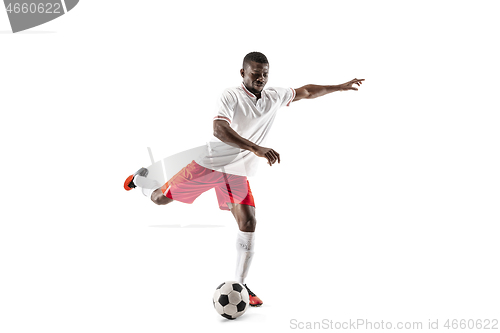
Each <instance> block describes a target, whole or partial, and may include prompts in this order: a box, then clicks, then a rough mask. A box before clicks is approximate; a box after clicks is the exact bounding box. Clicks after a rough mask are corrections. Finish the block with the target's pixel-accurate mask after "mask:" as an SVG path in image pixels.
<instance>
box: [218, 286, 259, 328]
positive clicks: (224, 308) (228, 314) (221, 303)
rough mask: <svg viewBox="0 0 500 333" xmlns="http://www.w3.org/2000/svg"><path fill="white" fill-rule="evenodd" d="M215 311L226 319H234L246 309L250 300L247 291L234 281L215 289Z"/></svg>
mask: <svg viewBox="0 0 500 333" xmlns="http://www.w3.org/2000/svg"><path fill="white" fill-rule="evenodd" d="M213 303H214V308H215V311H217V313H218V314H220V315H221V316H222V317H224V318H227V319H236V318H238V317H239V316H241V315H242V314H244V313H245V311H246V310H247V308H248V304H249V303H250V299H249V296H248V291H247V289H246V288H245V287H244V286H243V285H242V284H240V283H238V282H236V281H226V282H224V283H222V284H221V285H220V286H218V287H217V289H215V293H214V297H213Z"/></svg>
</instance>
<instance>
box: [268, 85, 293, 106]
mask: <svg viewBox="0 0 500 333" xmlns="http://www.w3.org/2000/svg"><path fill="white" fill-rule="evenodd" d="M273 89H274V90H275V91H276V92H277V93H278V96H279V99H280V101H281V106H282V107H283V106H290V103H292V101H293V99H294V98H295V94H296V93H295V89H292V88H273Z"/></svg>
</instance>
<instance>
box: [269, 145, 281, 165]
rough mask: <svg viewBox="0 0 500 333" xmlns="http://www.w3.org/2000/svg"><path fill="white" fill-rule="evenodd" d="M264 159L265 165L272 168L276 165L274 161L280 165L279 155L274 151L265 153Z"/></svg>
mask: <svg viewBox="0 0 500 333" xmlns="http://www.w3.org/2000/svg"><path fill="white" fill-rule="evenodd" d="M265 156H266V159H267V164H269V165H270V166H273V164H274V163H276V161H278V163H280V161H281V160H280V154H278V152H276V151H274V150H272V149H271V150H269V151H268V152H267V153H266V155H265Z"/></svg>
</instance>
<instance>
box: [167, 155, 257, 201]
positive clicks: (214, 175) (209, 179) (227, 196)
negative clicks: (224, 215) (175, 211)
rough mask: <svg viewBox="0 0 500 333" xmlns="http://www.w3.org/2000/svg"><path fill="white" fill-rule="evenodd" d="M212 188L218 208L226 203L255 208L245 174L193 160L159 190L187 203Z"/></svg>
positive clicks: (171, 197)
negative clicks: (226, 170) (224, 171)
mask: <svg viewBox="0 0 500 333" xmlns="http://www.w3.org/2000/svg"><path fill="white" fill-rule="evenodd" d="M212 188H215V193H216V194H217V200H218V201H219V208H220V209H223V210H229V207H228V205H227V203H228V202H230V203H235V204H242V205H249V206H253V207H255V203H254V200H253V195H252V191H251V190H250V184H249V183H248V180H247V177H244V176H237V175H232V174H228V173H223V172H219V171H215V170H211V169H207V168H205V167H202V166H201V165H199V164H197V163H196V162H195V161H192V162H191V163H189V164H188V165H187V166H186V167H184V168H183V169H182V170H181V171H179V172H178V173H177V174H176V175H175V176H173V177H172V178H171V179H170V180H169V181H168V182H166V183H165V185H163V186H162V187H161V191H162V192H163V195H165V196H166V197H167V198H170V199H172V200H176V201H180V202H184V203H189V204H190V203H193V202H194V200H196V198H198V197H199V196H200V195H201V194H202V193H203V192H206V191H208V190H210V189H212Z"/></svg>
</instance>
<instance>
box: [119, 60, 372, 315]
mask: <svg viewBox="0 0 500 333" xmlns="http://www.w3.org/2000/svg"><path fill="white" fill-rule="evenodd" d="M240 74H241V77H242V78H243V82H242V84H241V85H240V86H238V87H235V88H229V89H226V90H225V91H224V92H223V93H222V96H221V98H220V100H219V104H218V107H217V109H216V115H215V117H214V120H213V134H214V137H213V138H212V139H211V140H210V142H208V143H207V150H206V154H204V155H203V156H201V157H198V158H196V160H193V162H191V163H190V164H188V165H187V166H186V167H184V168H183V169H182V170H181V171H179V172H178V173H177V174H176V175H174V176H173V177H172V178H171V179H170V180H169V181H168V182H167V183H165V184H164V185H161V184H159V183H158V182H157V181H155V180H153V179H149V178H147V175H148V170H147V169H145V168H141V169H139V170H138V171H137V172H136V173H135V174H133V175H131V176H129V177H128V178H127V179H126V181H125V184H124V187H125V189H126V190H131V189H133V188H135V187H140V188H142V191H143V193H144V194H145V195H146V196H149V197H150V198H151V200H152V201H153V202H154V203H155V204H157V205H166V204H169V203H171V202H172V201H174V200H175V201H180V202H184V203H192V202H193V201H194V200H195V199H196V198H197V197H198V196H200V195H201V194H202V193H203V192H205V191H207V190H209V189H212V188H215V192H216V195H217V199H218V201H219V208H220V209H223V210H230V211H231V213H232V214H233V216H234V218H235V219H236V222H237V224H238V228H239V230H238V234H237V242H236V250H237V263H236V280H237V281H238V282H240V283H241V284H243V285H244V286H245V287H246V288H247V290H248V292H249V294H250V305H251V306H260V305H262V300H261V299H260V298H259V297H257V296H256V295H255V294H254V293H253V292H252V291H250V289H248V287H247V286H246V284H245V278H246V276H247V273H248V270H249V268H250V264H251V261H252V258H253V255H254V235H255V226H256V224H257V220H256V219H255V203H254V198H253V195H252V192H251V190H250V184H249V183H248V180H247V176H251V175H253V174H255V170H256V168H257V166H258V164H260V161H262V159H259V157H260V158H263V159H265V160H266V161H267V163H268V164H269V165H270V166H272V165H274V164H275V163H276V162H278V163H280V155H279V153H278V152H277V151H276V150H274V149H272V148H267V147H265V142H266V137H267V136H268V134H269V130H270V129H271V126H272V124H273V122H274V118H275V116H276V112H277V111H278V109H279V108H281V107H283V106H289V105H290V103H292V102H296V101H299V100H301V99H312V98H316V97H320V96H323V95H326V94H329V93H332V92H335V91H343V90H358V89H357V88H356V87H355V85H357V86H360V85H361V83H362V81H364V79H353V80H351V81H349V82H346V83H343V84H340V85H312V84H310V85H305V86H303V87H301V88H298V89H292V88H267V89H264V87H265V85H266V83H267V80H268V75H269V62H268V61H267V58H266V56H265V55H264V54H262V53H260V52H251V53H249V54H247V55H246V56H245V58H244V59H243V66H242V68H241V70H240Z"/></svg>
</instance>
